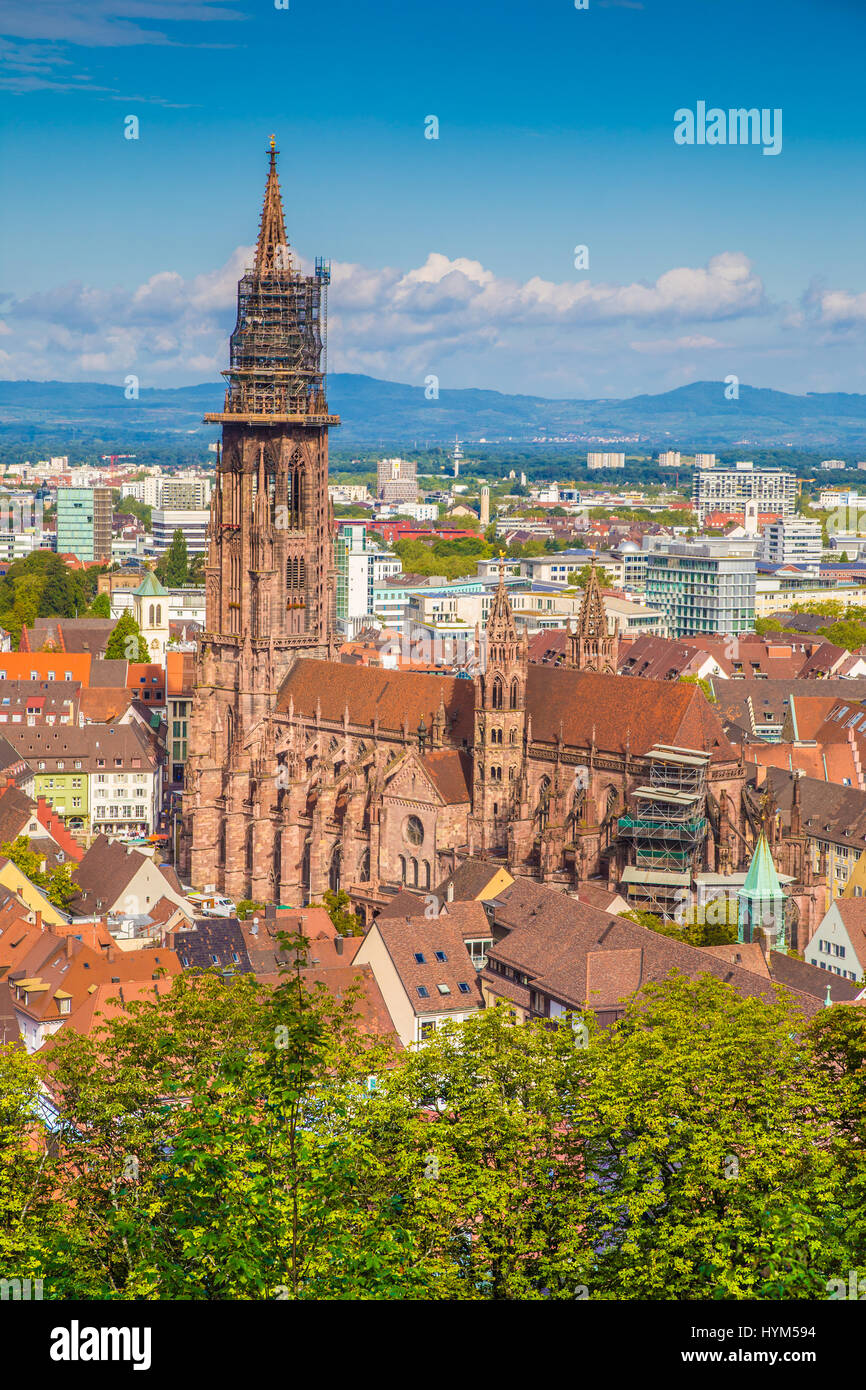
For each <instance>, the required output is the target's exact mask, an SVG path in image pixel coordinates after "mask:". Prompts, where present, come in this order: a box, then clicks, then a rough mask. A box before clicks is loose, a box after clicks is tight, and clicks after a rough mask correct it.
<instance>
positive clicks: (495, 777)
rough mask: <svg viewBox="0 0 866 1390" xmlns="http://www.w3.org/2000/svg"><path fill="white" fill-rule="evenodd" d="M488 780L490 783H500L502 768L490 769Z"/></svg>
mask: <svg viewBox="0 0 866 1390" xmlns="http://www.w3.org/2000/svg"><path fill="white" fill-rule="evenodd" d="M490 780H491V781H492V782H501V781H502V768H501V767H492V768H491V769H490Z"/></svg>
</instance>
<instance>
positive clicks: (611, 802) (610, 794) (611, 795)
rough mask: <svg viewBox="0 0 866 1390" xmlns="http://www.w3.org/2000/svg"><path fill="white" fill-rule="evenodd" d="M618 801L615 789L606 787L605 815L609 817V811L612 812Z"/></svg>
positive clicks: (617, 793)
mask: <svg viewBox="0 0 866 1390" xmlns="http://www.w3.org/2000/svg"><path fill="white" fill-rule="evenodd" d="M618 801H619V792H618V791H617V789H616V787H612V786H611V787H608V789H607V799H606V801H605V812H606V813H607V815H610V813H611V811H613V809H614V807H615V806H616V804H617V802H618Z"/></svg>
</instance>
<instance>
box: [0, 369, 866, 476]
mask: <svg viewBox="0 0 866 1390" xmlns="http://www.w3.org/2000/svg"><path fill="white" fill-rule="evenodd" d="M223 392H224V386H223V383H221V382H206V383H204V384H202V385H200V386H182V387H179V388H177V389H174V390H170V389H155V390H154V389H147V388H145V389H142V391H141V393H140V396H139V398H138V399H137V400H129V401H128V400H126V399H125V398H124V392H123V386H122V385H117V386H112V385H107V384H103V383H99V382H66V381H0V438H2V439H3V440H4V441H6V442H9V441H10V440H11V439H15V438H17V437H20V438H21V439H22V440H24V439H32V440H33V441H34V442H36V441H37V440H38V438H39V436H40V435H49V434H50V435H51V436H57V435H58V434H61V435H62V434H63V433H64V432H69V434H70V436H71V437H75V438H76V439H77V440H78V441H79V442H82V441H83V440H84V439H86V438H87V437H89V436H90V437H93V438H94V439H95V440H99V441H100V442H103V443H104V442H106V441H109V440H115V439H116V441H117V451H118V452H120V451H122V446H123V443H124V441H133V440H135V439H145V438H149V439H151V440H154V441H156V440H158V439H162V440H166V438H167V437H172V438H173V439H174V440H175V441H179V440H180V439H181V438H182V437H183V436H193V435H198V436H200V437H201V438H202V439H207V440H210V439H214V438H216V436H217V431H216V430H214V429H213V428H212V427H210V426H205V425H203V424H202V416H203V415H204V414H205V412H206V411H215V410H219V409H221V408H222V401H223ZM724 393H725V387H724V384H723V383H722V382H715V381H696V382H693V383H692V384H691V385H690V386H680V387H678V388H677V389H676V390H674V391H665V392H663V393H661V394H660V395H655V396H652V395H645V396H632V397H630V398H629V399H627V400H548V399H546V398H545V397H543V396H512V395H507V394H505V393H504V392H500V391H478V390H474V389H473V388H471V387H470V388H465V389H448V390H444V389H443V390H440V392H439V397H438V399H437V400H427V399H425V395H424V388H423V386H407V385H405V384H403V383H401V382H396V381H378V380H377V379H376V378H374V377H369V376H360V375H354V374H350V373H341V372H336V373H333V374H332V375H330V376H329V377H328V401H329V406H330V408H331V410H332V411H333V412H334V413H335V414H338V415H339V416H340V417H341V418H342V421H343V423H342V426H341V428H340V429H339V430H338V431H337V432H336V435H335V444H336V445H337V446H340V445H342V446H344V447H345V446H349V447H355V446H357V447H368V448H370V447H376V446H379V445H386V444H393V445H403V446H405V447H408V446H411V445H412V444H413V443H417V444H418V446H419V447H421V446H424V445H425V444H431V445H432V444H444V443H448V442H449V441H451V440H453V439H454V436H455V435H459V436H460V438H461V439H462V440H465V441H466V442H468V443H478V442H479V441H482V440H485V441H487V442H489V443H496V442H501V441H505V440H508V439H510V440H513V441H514V442H515V443H518V442H520V443H525V442H528V441H531V440H533V439H539V438H546V439H548V440H554V439H565V440H572V441H574V442H575V443H578V444H581V445H585V444H592V443H596V442H601V441H606V442H607V441H609V442H611V443H612V442H614V441H621V442H622V443H624V444H625V446H626V452H629V451H632V452H633V451H640V449H641V448H643V449H645V450H646V449H649V448H657V447H659V446H662V447H673V448H678V449H682V450H683V451H684V452H691V451H693V450H695V449H710V450H712V449H715V448H725V447H728V448H730V447H735V446H740V445H742V446H743V447H744V448H746V447H748V446H749V445H753V446H755V447H756V448H757V447H763V448H773V447H777V448H778V447H784V446H786V445H792V446H793V447H794V448H797V447H800V448H805V449H809V448H812V449H828V450H830V449H832V450H838V451H840V452H842V451H844V450H846V449H847V450H848V452H849V453H850V452H851V451H852V450H854V451H862V452H863V455H864V457H866V396H863V395H848V394H842V393H819V392H810V393H809V394H808V395H805V396H792V395H788V394H786V393H785V392H784V391H769V390H761V389H759V388H757V387H753V386H741V387H740V392H739V399H737V400H730V401H729V400H726V399H725V394H724Z"/></svg>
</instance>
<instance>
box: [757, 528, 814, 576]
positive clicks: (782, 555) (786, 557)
mask: <svg viewBox="0 0 866 1390" xmlns="http://www.w3.org/2000/svg"><path fill="white" fill-rule="evenodd" d="M822 549H823V541H822V539H821V525H820V522H817V521H809V520H807V519H806V518H805V517H796V516H789V517H785V519H784V520H783V521H772V522H770V524H769V525H768V526H766V527H765V528H764V539H763V545H762V557H763V559H765V560H767V561H768V562H769V563H770V564H771V565H809V564H811V565H817V564H819V563H820V560H821V553H822Z"/></svg>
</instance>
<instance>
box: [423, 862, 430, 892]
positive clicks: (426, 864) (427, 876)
mask: <svg viewBox="0 0 866 1390" xmlns="http://www.w3.org/2000/svg"><path fill="white" fill-rule="evenodd" d="M422 867H423V869H424V883H423V885H422V886H423V887H424V888H429V887H430V862H429V860H427V859H425V860H424V862H423V866H422Z"/></svg>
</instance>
